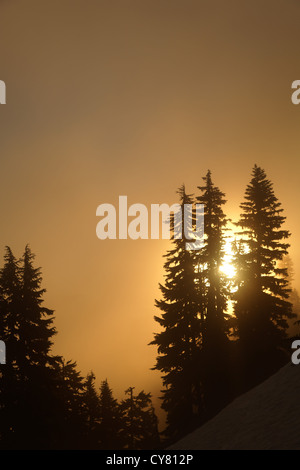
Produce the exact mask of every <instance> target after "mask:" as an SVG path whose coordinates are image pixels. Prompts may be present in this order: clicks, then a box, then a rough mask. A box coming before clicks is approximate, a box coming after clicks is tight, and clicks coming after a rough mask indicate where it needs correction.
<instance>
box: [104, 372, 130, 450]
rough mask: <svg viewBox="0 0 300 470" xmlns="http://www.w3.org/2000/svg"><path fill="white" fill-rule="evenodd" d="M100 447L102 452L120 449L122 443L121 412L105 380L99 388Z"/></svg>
mask: <svg viewBox="0 0 300 470" xmlns="http://www.w3.org/2000/svg"><path fill="white" fill-rule="evenodd" d="M99 405H100V410H99V416H100V425H99V439H100V447H101V449H104V450H110V449H121V448H123V446H124V441H123V439H122V436H121V429H122V412H121V409H120V407H119V403H118V401H117V400H116V399H115V398H114V397H113V392H112V390H111V388H110V387H109V385H108V382H107V379H106V380H103V381H102V382H101V387H100V402H99Z"/></svg>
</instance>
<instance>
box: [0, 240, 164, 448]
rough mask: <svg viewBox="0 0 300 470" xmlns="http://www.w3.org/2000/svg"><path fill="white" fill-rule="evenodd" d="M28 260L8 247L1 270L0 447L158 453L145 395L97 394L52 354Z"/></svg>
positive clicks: (71, 365) (90, 380) (48, 313)
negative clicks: (117, 396)
mask: <svg viewBox="0 0 300 470" xmlns="http://www.w3.org/2000/svg"><path fill="white" fill-rule="evenodd" d="M33 261H34V255H33V254H32V252H31V250H30V248H29V246H26V248H25V252H24V255H23V257H22V259H20V260H17V259H16V258H15V257H14V255H13V253H12V251H11V249H10V248H9V247H7V248H6V252H5V257H4V266H3V268H2V269H1V271H0V335H1V339H2V340H4V341H5V344H6V350H7V360H6V364H5V365H2V366H1V368H0V448H1V449H106V450H107V449H147V448H158V447H159V446H160V443H159V434H158V429H157V417H156V415H155V412H154V408H153V406H152V401H151V394H150V393H145V392H144V391H141V392H139V393H137V394H134V393H133V389H134V388H133V387H130V388H129V389H128V390H127V391H126V393H125V397H124V399H123V400H122V401H121V402H118V401H117V400H116V399H115V398H114V397H113V393H112V390H111V389H110V387H109V385H108V382H107V380H104V381H102V382H101V387H100V390H99V391H97V390H96V387H95V376H94V374H93V373H92V372H91V373H90V374H88V375H87V377H82V376H81V374H80V373H79V372H78V371H77V369H76V367H77V366H76V363H75V362H72V361H66V360H65V359H64V358H63V357H61V356H54V355H52V354H51V351H50V350H51V346H52V343H53V341H52V340H53V336H54V335H55V334H56V330H55V328H54V326H53V311H52V310H50V309H48V308H45V307H44V306H43V294H44V293H45V289H43V288H41V282H42V277H41V272H40V269H39V268H35V267H34V264H33Z"/></svg>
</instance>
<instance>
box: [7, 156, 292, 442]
mask: <svg viewBox="0 0 300 470" xmlns="http://www.w3.org/2000/svg"><path fill="white" fill-rule="evenodd" d="M203 181H204V183H203V185H202V186H199V187H198V189H199V194H198V195H197V196H196V197H193V196H192V195H189V194H186V191H185V187H184V186H182V187H181V188H180V189H179V190H178V194H179V198H180V204H181V209H182V215H183V213H184V204H194V203H195V202H197V203H201V204H203V205H204V245H203V248H201V249H200V250H198V251H195V250H191V251H190V250H187V249H186V242H187V241H188V240H186V238H185V236H183V237H182V239H176V238H175V237H173V240H172V248H171V249H170V250H169V251H168V252H167V253H166V255H165V258H166V261H165V264H164V269H165V272H166V276H165V282H164V284H160V290H161V298H160V299H158V300H156V307H157V308H158V309H159V310H160V315H156V316H155V317H154V318H155V320H156V322H157V323H158V324H159V326H160V331H159V332H158V333H155V334H154V339H153V340H152V341H151V343H150V344H151V345H154V346H156V347H157V352H158V354H157V359H156V364H155V365H154V367H153V369H156V370H159V371H160V372H161V373H162V380H163V390H162V396H161V400H162V408H163V409H164V410H165V412H166V415H167V424H166V428H165V429H164V431H163V433H159V432H158V420H157V417H156V414H155V410H154V408H153V405H152V401H151V394H150V393H145V392H144V391H141V392H139V393H136V394H135V392H134V391H135V388H134V387H129V388H128V389H127V390H126V392H125V396H124V399H123V400H121V401H118V400H116V399H115V398H114V396H113V392H112V390H111V388H110V387H109V384H108V381H107V380H104V381H102V382H101V386H100V389H99V390H97V388H96V385H95V375H94V374H93V372H91V373H89V374H88V375H87V376H86V377H83V376H82V375H81V373H80V372H78V370H77V365H76V362H73V361H70V360H69V361H66V360H65V359H64V358H63V357H62V356H58V355H53V354H52V353H51V347H52V345H53V338H54V336H55V334H56V329H55V328H54V326H53V321H54V317H53V313H54V312H53V310H50V309H48V308H46V307H45V306H44V304H43V295H44V293H45V289H43V288H42V286H41V285H42V275H41V270H40V268H36V267H35V266H34V255H33V253H32V252H31V250H30V248H29V246H26V248H25V252H24V255H23V256H22V258H21V259H19V260H18V259H16V258H15V257H14V255H13V253H12V251H11V249H10V248H9V247H6V251H5V256H4V265H3V268H2V269H1V270H0V339H1V340H3V341H5V344H6V350H7V361H6V364H5V365H2V366H1V368H0V448H1V449H105V450H110V449H158V448H160V447H165V446H167V445H169V444H170V443H172V442H174V441H176V440H178V439H179V438H180V437H182V436H183V435H185V434H187V433H188V432H190V431H192V430H193V429H194V428H195V427H197V426H199V425H201V424H203V423H204V422H206V421H207V420H208V419H210V418H211V417H212V416H214V415H215V414H216V413H217V412H218V411H220V410H221V409H222V408H223V407H224V406H226V404H227V403H229V402H230V401H231V400H232V399H233V398H235V397H236V396H238V395H239V394H241V393H243V392H245V391H246V390H248V389H249V388H251V387H253V386H254V385H256V384H257V383H259V382H261V381H262V380H264V379H265V378H267V377H268V376H269V375H270V374H272V373H273V372H275V371H276V370H278V368H279V367H281V366H282V365H284V364H285V363H286V362H287V360H289V357H290V351H289V348H290V344H289V343H288V341H287V339H288V328H289V327H290V325H291V323H290V322H291V320H292V319H293V318H294V316H295V313H293V308H292V303H294V304H295V305H296V307H297V308H296V310H297V309H298V310H299V311H300V300H299V296H298V294H297V292H296V291H295V290H294V291H292V290H291V276H290V275H291V262H290V258H288V257H287V255H288V248H289V244H288V243H287V239H288V238H289V236H290V233H289V232H288V231H287V230H285V229H284V228H283V224H284V222H285V217H284V216H283V215H282V208H281V204H280V203H279V202H278V200H277V198H276V197H275V195H274V191H273V185H272V183H271V182H270V181H269V180H268V179H267V176H266V173H265V172H264V170H263V169H261V168H260V167H258V166H257V165H255V166H254V168H253V172H252V176H251V181H250V183H249V184H248V186H247V188H246V192H245V199H244V201H243V202H242V203H241V205H240V207H241V210H242V213H241V216H240V219H239V220H238V221H237V222H236V226H237V228H238V230H239V231H238V233H237V234H236V239H235V240H234V242H233V247H232V250H233V253H234V259H233V263H234V265H235V268H236V276H235V278H234V279H231V280H230V279H228V278H227V277H226V273H224V272H223V271H222V270H221V267H222V263H223V260H224V255H225V251H224V246H225V241H226V236H227V231H228V223H229V219H228V218H227V216H226V214H225V213H224V211H223V207H224V205H225V203H226V199H225V194H224V193H223V192H222V191H221V190H220V189H219V188H218V187H217V186H215V185H214V183H213V181H212V175H211V172H210V171H208V172H207V174H206V176H205V177H204V178H203ZM182 220H183V218H182ZM191 222H194V221H193V220H192V221H191ZM171 223H172V230H173V233H175V232H176V230H177V228H178V227H176V223H178V222H176V219H175V218H174V217H173V218H171ZM229 302H231V303H232V304H233V310H232V311H230V309H229V308H228V304H229ZM294 311H295V310H294Z"/></svg>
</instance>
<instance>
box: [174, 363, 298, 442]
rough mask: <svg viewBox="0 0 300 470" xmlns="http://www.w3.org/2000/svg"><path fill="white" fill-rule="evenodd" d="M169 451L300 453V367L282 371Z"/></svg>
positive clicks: (237, 400)
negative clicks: (287, 451) (285, 451)
mask: <svg viewBox="0 0 300 470" xmlns="http://www.w3.org/2000/svg"><path fill="white" fill-rule="evenodd" d="M169 449H174V450H176V449H181V450H198V449H200V450H214V449H216V450H221V449H224V450H225V449H228V450H229V449H235V450H238V449H241V450H249V449H250V450H267V449H269V450H271V449H283V450H284V449H289V450H300V366H299V367H298V366H294V365H292V364H288V365H287V366H285V367H283V368H282V369H280V370H279V371H278V372H277V373H276V374H274V375H273V376H271V377H270V378H269V379H267V380H266V381H265V382H263V383H262V384H260V385H258V386H257V387H255V388H253V389H252V390H250V391H249V392H247V393H245V394H244V395H241V396H240V397H238V398H237V399H235V400H234V401H233V402H232V403H230V405H228V406H227V407H226V408H224V409H223V410H222V411H221V412H220V413H219V414H218V415H217V416H215V417H214V418H213V419H211V420H210V421H208V422H207V423H205V424H204V425H203V426H201V427H200V428H198V429H196V431H194V432H192V433H191V434H188V435H187V436H185V437H184V438H183V439H181V440H180V441H178V442H176V443H175V444H173V445H172V446H170V447H169Z"/></svg>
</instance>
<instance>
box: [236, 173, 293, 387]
mask: <svg viewBox="0 0 300 470" xmlns="http://www.w3.org/2000/svg"><path fill="white" fill-rule="evenodd" d="M240 207H241V209H242V211H243V212H242V214H241V216H240V220H239V221H238V222H237V226H238V227H240V230H241V231H240V232H239V233H238V234H237V235H238V236H239V238H240V242H239V243H240V249H239V250H238V252H237V254H236V266H237V283H238V290H237V293H236V295H235V300H236V305H235V315H236V325H237V334H238V337H239V341H240V346H241V348H242V350H241V354H242V355H243V357H245V358H247V359H248V361H249V362H248V363H247V366H245V367H246V368H248V370H252V371H253V373H252V374H251V373H249V378H250V377H251V375H252V376H255V377H257V380H262V379H263V378H265V376H266V375H268V374H270V373H271V372H274V370H276V369H277V368H278V367H279V366H280V365H282V363H284V361H285V356H284V355H283V354H282V348H283V347H284V341H285V338H286V331H287V328H288V319H289V318H292V316H293V314H292V306H291V303H290V302H289V301H288V298H289V288H288V272H287V269H286V267H280V266H279V263H280V261H281V260H282V258H283V257H284V256H285V255H287V253H288V248H289V244H288V243H287V242H286V240H287V239H288V238H289V236H290V233H289V231H288V230H286V229H284V228H283V224H284V222H285V219H286V218H285V217H284V216H283V215H282V212H283V209H282V208H281V204H280V202H279V201H278V199H277V198H276V196H275V194H274V190H273V184H272V183H271V181H270V180H268V178H267V175H266V173H265V171H264V170H263V169H262V168H260V167H258V166H257V165H255V166H254V168H253V171H252V178H251V181H250V183H249V184H248V185H247V188H246V192H245V200H244V202H243V203H242V204H241V205H240Z"/></svg>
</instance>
